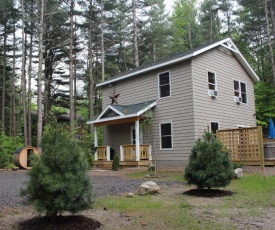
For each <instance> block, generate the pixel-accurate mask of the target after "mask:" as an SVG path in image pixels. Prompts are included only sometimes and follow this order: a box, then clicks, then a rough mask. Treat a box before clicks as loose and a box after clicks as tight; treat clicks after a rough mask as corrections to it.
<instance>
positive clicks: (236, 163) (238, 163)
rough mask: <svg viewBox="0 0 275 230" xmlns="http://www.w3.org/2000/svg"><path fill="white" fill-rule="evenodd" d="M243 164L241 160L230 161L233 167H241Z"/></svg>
mask: <svg viewBox="0 0 275 230" xmlns="http://www.w3.org/2000/svg"><path fill="white" fill-rule="evenodd" d="M243 166H244V163H242V162H232V167H233V169H237V168H242V167H243Z"/></svg>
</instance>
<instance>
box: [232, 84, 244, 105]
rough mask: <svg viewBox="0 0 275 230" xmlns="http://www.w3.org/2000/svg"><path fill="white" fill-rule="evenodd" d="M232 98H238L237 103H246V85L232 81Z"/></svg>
mask: <svg viewBox="0 0 275 230" xmlns="http://www.w3.org/2000/svg"><path fill="white" fill-rule="evenodd" d="M234 96H235V98H236V97H237V98H239V102H242V103H244V104H246V103H247V94H246V84H245V83H244V82H241V81H238V80H234Z"/></svg>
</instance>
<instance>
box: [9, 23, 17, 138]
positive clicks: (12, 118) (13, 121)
mask: <svg viewBox="0 0 275 230" xmlns="http://www.w3.org/2000/svg"><path fill="white" fill-rule="evenodd" d="M13 23H14V24H13V59H12V75H11V100H10V109H11V115H10V136H12V137H14V136H15V135H16V115H15V49H16V47H15V39H16V37H15V30H16V29H15V19H14V22H13Z"/></svg>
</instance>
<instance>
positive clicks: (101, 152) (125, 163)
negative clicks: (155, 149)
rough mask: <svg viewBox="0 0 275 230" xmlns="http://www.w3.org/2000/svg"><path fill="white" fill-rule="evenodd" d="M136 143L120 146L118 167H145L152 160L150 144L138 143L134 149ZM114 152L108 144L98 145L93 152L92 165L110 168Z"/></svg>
mask: <svg viewBox="0 0 275 230" xmlns="http://www.w3.org/2000/svg"><path fill="white" fill-rule="evenodd" d="M136 149H137V148H136V144H129V145H121V146H120V154H119V156H120V161H119V164H120V167H125V168H126V167H145V166H149V163H150V161H151V160H152V154H151V146H150V145H148V144H140V145H139V146H138V151H136ZM113 157H114V153H112V149H111V148H110V146H98V147H97V150H96V152H95V161H94V166H95V167H98V168H101V169H112V162H113Z"/></svg>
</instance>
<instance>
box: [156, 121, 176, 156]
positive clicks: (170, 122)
mask: <svg viewBox="0 0 275 230" xmlns="http://www.w3.org/2000/svg"><path fill="white" fill-rule="evenodd" d="M163 124H171V144H172V148H169V149H164V148H162V147H161V125H163ZM173 147H174V144H173V123H172V121H167V122H162V123H159V149H160V150H166V151H170V150H173Z"/></svg>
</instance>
